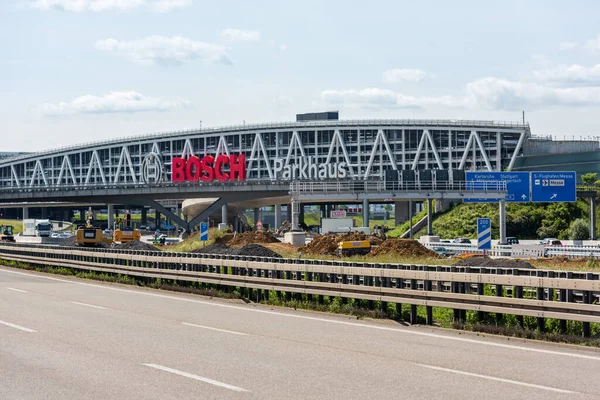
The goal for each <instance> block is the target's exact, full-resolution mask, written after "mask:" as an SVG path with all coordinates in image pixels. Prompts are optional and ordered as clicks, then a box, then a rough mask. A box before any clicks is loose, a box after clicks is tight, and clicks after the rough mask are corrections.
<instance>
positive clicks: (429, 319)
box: [423, 280, 433, 325]
mask: <svg viewBox="0 0 600 400" xmlns="http://www.w3.org/2000/svg"><path fill="white" fill-rule="evenodd" d="M423 286H424V289H425V290H426V291H428V292H431V289H432V286H433V285H432V283H431V281H429V280H427V281H425V282H424V285H423ZM425 312H426V317H425V323H426V324H427V325H433V307H432V306H425Z"/></svg>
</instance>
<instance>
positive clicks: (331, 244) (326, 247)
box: [298, 233, 367, 255]
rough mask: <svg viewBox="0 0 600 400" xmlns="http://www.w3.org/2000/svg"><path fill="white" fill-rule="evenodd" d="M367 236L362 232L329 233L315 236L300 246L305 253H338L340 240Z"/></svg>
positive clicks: (359, 238)
mask: <svg viewBox="0 0 600 400" xmlns="http://www.w3.org/2000/svg"><path fill="white" fill-rule="evenodd" d="M366 239H367V237H366V236H365V235H364V234H362V233H347V234H344V235H336V234H328V235H321V236H315V237H314V238H313V240H312V241H311V242H310V243H307V244H305V245H303V246H300V247H299V248H298V250H299V251H301V252H302V253H305V254H314V255H317V254H329V255H336V254H337V248H338V244H339V242H345V241H350V240H352V241H358V240H366Z"/></svg>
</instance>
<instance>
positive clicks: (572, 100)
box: [466, 77, 600, 110]
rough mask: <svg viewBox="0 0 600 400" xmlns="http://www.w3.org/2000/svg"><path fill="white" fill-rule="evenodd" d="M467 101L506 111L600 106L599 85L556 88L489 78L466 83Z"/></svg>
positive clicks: (483, 106)
mask: <svg viewBox="0 0 600 400" xmlns="http://www.w3.org/2000/svg"><path fill="white" fill-rule="evenodd" d="M466 103H467V104H469V105H470V106H471V107H482V108H488V109H504V110H522V109H535V108H544V107H551V106H567V107H576V106H598V105H600V88H597V87H574V88H573V87H571V88H554V87H549V86H543V85H539V84H531V83H524V82H513V81H507V80H504V79H498V78H494V77H488V78H483V79H479V80H477V81H474V82H470V83H469V84H468V85H467V99H466Z"/></svg>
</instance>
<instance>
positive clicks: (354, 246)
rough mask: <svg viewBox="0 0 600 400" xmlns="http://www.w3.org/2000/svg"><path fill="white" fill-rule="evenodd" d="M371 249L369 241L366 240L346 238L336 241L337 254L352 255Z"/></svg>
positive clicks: (367, 251)
mask: <svg viewBox="0 0 600 400" xmlns="http://www.w3.org/2000/svg"><path fill="white" fill-rule="evenodd" d="M370 251H371V242H369V241H368V240H348V241H344V242H339V243H338V255H339V256H354V255H357V254H363V255H364V254H368V253H369V252H370Z"/></svg>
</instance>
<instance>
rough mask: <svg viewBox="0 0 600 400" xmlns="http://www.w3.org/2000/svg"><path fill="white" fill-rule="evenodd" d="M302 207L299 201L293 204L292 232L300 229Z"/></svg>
mask: <svg viewBox="0 0 600 400" xmlns="http://www.w3.org/2000/svg"><path fill="white" fill-rule="evenodd" d="M301 208H302V207H301V205H300V203H298V202H297V201H294V202H292V205H291V208H290V209H291V210H292V221H291V222H292V230H293V231H297V230H299V229H300V221H299V219H300V210H301Z"/></svg>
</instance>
